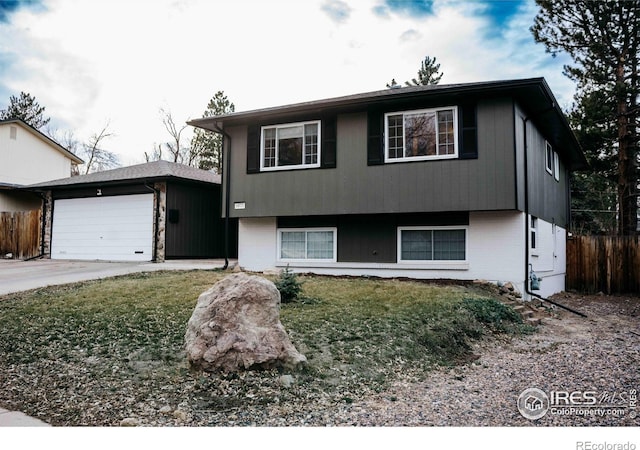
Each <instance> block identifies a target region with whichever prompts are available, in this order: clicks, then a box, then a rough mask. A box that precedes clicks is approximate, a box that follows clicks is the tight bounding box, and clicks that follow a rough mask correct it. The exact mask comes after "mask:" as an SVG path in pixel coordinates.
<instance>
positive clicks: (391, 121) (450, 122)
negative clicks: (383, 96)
mask: <svg viewBox="0 0 640 450" xmlns="http://www.w3.org/2000/svg"><path fill="white" fill-rule="evenodd" d="M384 127H385V136H386V138H385V154H384V159H385V162H397V161H416V160H418V161H419V160H428V159H445V158H457V157H458V139H457V129H458V113H457V108H455V107H446V108H434V109H421V110H415V111H403V112H394V113H387V114H385V115H384Z"/></svg>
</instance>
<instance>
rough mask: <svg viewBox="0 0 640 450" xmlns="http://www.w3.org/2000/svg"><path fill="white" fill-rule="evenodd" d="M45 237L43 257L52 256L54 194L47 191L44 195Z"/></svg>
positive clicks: (48, 257)
mask: <svg viewBox="0 0 640 450" xmlns="http://www.w3.org/2000/svg"><path fill="white" fill-rule="evenodd" d="M43 226H44V239H43V241H42V257H43V258H47V259H50V258H51V231H52V229H53V228H52V227H53V196H52V195H51V191H47V193H46V194H45V196H44V225H43Z"/></svg>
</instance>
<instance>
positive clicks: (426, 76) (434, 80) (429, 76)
mask: <svg viewBox="0 0 640 450" xmlns="http://www.w3.org/2000/svg"><path fill="white" fill-rule="evenodd" d="M443 75H444V73H440V64H438V63H436V58H431V57H430V56H425V58H424V61H422V63H420V70H418V78H417V79H416V78H412V79H411V81H405V83H404V84H406V85H407V86H427V85H429V84H438V83H440V80H441V79H442V76H443Z"/></svg>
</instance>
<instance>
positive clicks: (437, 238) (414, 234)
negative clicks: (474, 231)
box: [398, 227, 467, 261]
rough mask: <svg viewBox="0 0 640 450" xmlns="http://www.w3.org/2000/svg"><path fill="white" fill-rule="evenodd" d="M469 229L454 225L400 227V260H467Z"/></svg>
mask: <svg viewBox="0 0 640 450" xmlns="http://www.w3.org/2000/svg"><path fill="white" fill-rule="evenodd" d="M466 245H467V231H466V229H464V228H454V227H438V228H423V227H405V228H399V229H398V249H399V251H398V253H399V260H400V261H465V260H466Z"/></svg>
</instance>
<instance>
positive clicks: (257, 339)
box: [185, 273, 306, 372]
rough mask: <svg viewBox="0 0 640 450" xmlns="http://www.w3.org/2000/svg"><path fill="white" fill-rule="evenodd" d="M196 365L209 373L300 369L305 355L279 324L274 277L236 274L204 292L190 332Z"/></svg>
mask: <svg viewBox="0 0 640 450" xmlns="http://www.w3.org/2000/svg"><path fill="white" fill-rule="evenodd" d="M185 344H186V352H187V359H188V361H189V364H190V365H191V367H192V368H195V369H202V370H205V371H208V372H218V371H219V372H236V371H238V370H243V369H270V368H273V367H284V368H295V367H297V366H299V365H301V364H303V363H304V362H306V358H305V357H304V355H302V354H300V353H299V352H298V351H297V350H296V348H295V347H294V346H293V344H292V343H291V340H290V339H289V336H288V335H287V332H286V331H285V329H284V327H283V326H282V323H281V322H280V293H279V292H278V289H277V288H276V286H275V285H274V284H273V283H272V282H271V281H269V280H267V279H265V278H262V277H258V276H255V275H247V274H245V273H236V274H233V275H229V276H227V277H225V278H224V279H222V280H221V281H219V282H218V283H216V284H215V285H214V286H213V287H212V288H211V289H209V290H208V291H205V292H203V293H202V294H201V295H200V297H199V298H198V303H197V305H196V307H195V309H194V311H193V314H192V315H191V318H190V319H189V323H188V325H187V332H186V334H185Z"/></svg>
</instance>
